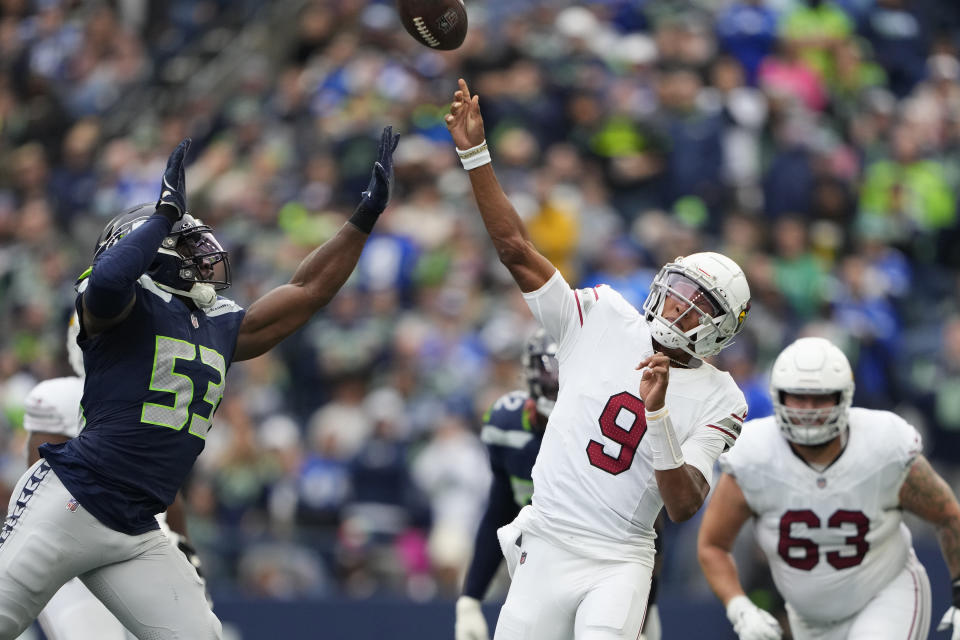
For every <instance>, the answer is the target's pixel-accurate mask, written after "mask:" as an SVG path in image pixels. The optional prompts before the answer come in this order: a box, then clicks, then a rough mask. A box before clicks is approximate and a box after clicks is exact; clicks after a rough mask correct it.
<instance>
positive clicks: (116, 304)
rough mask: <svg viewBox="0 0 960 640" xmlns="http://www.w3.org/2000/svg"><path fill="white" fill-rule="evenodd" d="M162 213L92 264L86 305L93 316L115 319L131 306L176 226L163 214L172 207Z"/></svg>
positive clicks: (84, 298)
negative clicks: (138, 284)
mask: <svg viewBox="0 0 960 640" xmlns="http://www.w3.org/2000/svg"><path fill="white" fill-rule="evenodd" d="M160 209H161V210H160V211H158V212H157V213H155V214H154V215H152V216H150V217H149V218H148V219H147V221H146V222H144V223H143V224H142V225H140V226H139V227H137V228H136V229H134V230H133V231H131V232H130V233H128V234H127V235H126V236H124V237H123V238H121V239H120V241H119V242H117V244H115V245H114V246H112V247H110V248H109V249H108V250H106V251H104V252H103V254H102V255H101V256H100V257H99V258H98V259H97V261H96V262H95V263H94V264H93V269H92V270H91V272H90V283H89V284H88V285H87V290H86V291H85V292H84V294H83V302H84V305H85V307H86V308H87V310H88V311H89V312H90V313H91V314H93V315H94V316H96V317H98V318H103V319H109V318H115V317H117V316H118V315H120V312H121V311H123V309H124V308H125V307H126V306H127V304H129V302H130V299H131V298H132V297H133V285H134V283H135V282H136V281H137V279H138V278H139V277H140V276H141V275H143V273H144V272H145V271H146V270H147V269H148V268H149V267H150V264H151V263H152V262H153V260H154V257H155V256H156V255H157V249H159V248H160V243H161V242H163V239H164V238H165V237H167V234H169V233H170V228H171V227H172V226H173V220H171V217H170V216H168V215H166V213H167V212H166V211H163V210H164V209H172V207H161V208H160Z"/></svg>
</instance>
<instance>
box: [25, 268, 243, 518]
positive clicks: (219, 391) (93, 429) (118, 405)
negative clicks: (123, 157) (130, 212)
mask: <svg viewBox="0 0 960 640" xmlns="http://www.w3.org/2000/svg"><path fill="white" fill-rule="evenodd" d="M85 285H86V281H83V282H81V284H80V288H79V289H78V291H79V292H80V293H81V294H82V293H83V290H84V288H85ZM79 305H80V297H79V296H78V298H77V306H78V312H79V311H80V309H79ZM243 315H244V312H243V309H242V308H240V307H239V306H237V305H236V304H235V303H234V302H232V301H230V300H228V299H226V298H219V299H218V300H217V302H215V303H214V304H213V305H212V306H210V307H208V308H205V309H202V310H200V309H190V308H188V307H187V305H186V304H184V303H183V302H182V301H181V300H180V299H178V298H175V297H174V296H173V295H171V294H170V293H167V292H166V291H163V290H161V289H160V288H159V287H157V286H156V285H155V284H154V282H153V280H151V279H150V277H149V276H141V278H140V280H139V281H138V283H137V286H136V302H135V303H134V306H133V309H132V310H131V312H130V315H129V316H128V317H127V318H126V319H125V320H124V321H123V322H121V323H120V324H118V325H116V326H115V327H113V328H111V329H108V330H107V331H105V332H104V333H102V334H99V335H96V336H94V337H92V338H90V337H88V336H87V335H86V333H85V332H84V331H81V333H80V336H79V339H78V344H79V345H80V347H81V349H83V354H84V366H85V369H86V373H87V375H86V382H85V385H84V390H83V398H82V400H81V429H82V430H81V432H80V435H79V436H77V437H76V438H74V439H72V440H70V441H68V442H65V443H62V444H55V445H54V444H45V445H43V446H41V447H40V455H41V456H43V457H44V458H45V459H46V460H47V462H48V463H49V464H50V466H51V467H53V469H54V470H55V471H56V473H57V476H58V477H59V478H60V480H61V481H62V482H63V484H64V486H65V487H66V488H67V490H68V491H69V492H70V493H71V494H72V495H73V497H74V498H76V499H77V500H78V501H79V502H80V504H81V505H83V506H84V508H86V509H87V510H88V511H89V512H90V513H91V514H92V515H93V516H95V517H96V518H97V520H99V521H100V522H101V523H103V524H104V525H106V526H108V527H110V528H111V529H114V530H116V531H120V532H123V533H126V534H130V535H138V534H141V533H145V532H147V531H150V530H152V529H156V528H157V521H156V519H155V518H154V515H155V514H157V513H160V512H161V511H164V510H165V509H166V508H167V505H169V504H171V503H172V502H173V499H174V496H175V495H176V492H177V490H178V489H179V488H180V486H181V485H182V484H183V481H184V480H185V478H186V476H187V473H189V471H190V469H191V467H192V466H193V463H194V460H196V457H197V456H198V455H199V454H200V452H201V451H202V450H203V446H204V440H205V439H206V436H207V431H208V430H209V429H210V426H211V420H212V419H213V414H214V411H216V409H217V407H218V405H219V404H220V399H221V398H222V397H223V390H224V382H225V376H226V372H227V368H228V367H229V365H230V362H231V360H232V359H233V353H234V349H235V347H236V343H237V334H238V333H239V329H240V322H241V321H242V320H243Z"/></svg>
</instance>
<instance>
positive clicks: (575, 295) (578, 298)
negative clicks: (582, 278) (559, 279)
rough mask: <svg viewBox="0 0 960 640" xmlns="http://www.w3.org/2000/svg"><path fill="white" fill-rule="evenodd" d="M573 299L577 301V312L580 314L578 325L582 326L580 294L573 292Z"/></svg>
mask: <svg viewBox="0 0 960 640" xmlns="http://www.w3.org/2000/svg"><path fill="white" fill-rule="evenodd" d="M573 299H574V300H576V301H577V313H578V314H580V326H581V327H582V326H583V309H581V308H580V296H579V295H577V292H576V291H574V292H573Z"/></svg>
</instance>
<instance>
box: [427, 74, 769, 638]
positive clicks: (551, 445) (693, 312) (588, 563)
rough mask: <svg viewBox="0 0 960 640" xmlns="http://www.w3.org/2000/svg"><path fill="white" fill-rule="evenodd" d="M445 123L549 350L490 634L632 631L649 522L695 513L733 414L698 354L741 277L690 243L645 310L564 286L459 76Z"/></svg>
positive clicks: (646, 563) (641, 610)
mask: <svg viewBox="0 0 960 640" xmlns="http://www.w3.org/2000/svg"><path fill="white" fill-rule="evenodd" d="M446 122H447V127H448V129H449V130H450V133H451V136H452V137H453V141H454V143H455V144H456V146H457V152H458V154H459V155H460V158H461V160H462V161H463V164H464V167H465V168H466V169H467V170H468V171H469V176H470V181H471V184H472V186H473V192H474V196H475V198H476V201H477V205H478V207H479V209H480V214H481V217H482V218H483V222H484V225H485V226H486V228H487V232H488V233H489V235H490V237H491V239H492V240H493V244H494V246H495V247H496V249H497V253H498V254H499V256H500V260H501V262H503V264H504V265H505V266H506V267H507V268H508V269H509V271H510V273H511V274H512V275H513V277H514V279H515V280H516V282H517V284H518V285H519V286H520V290H521V291H522V292H523V294H524V298H525V299H526V301H527V304H528V305H529V306H530V309H531V311H532V312H533V315H534V316H535V317H536V318H537V320H539V322H540V323H541V324H542V325H543V327H544V328H545V329H546V331H547V333H549V334H550V335H551V336H553V338H554V339H555V340H556V341H557V344H558V352H557V358H558V360H559V363H560V368H559V371H560V389H559V393H558V396H557V402H556V405H555V407H554V410H553V413H552V414H551V415H550V423H549V428H547V430H546V433H545V435H544V439H543V444H542V445H541V449H540V453H539V455H538V457H537V462H536V464H535V466H534V468H533V486H534V494H533V501H532V504H531V505H530V506H527V507H524V509H523V510H522V511H521V512H520V515H519V516H518V517H517V519H516V520H515V521H514V522H513V523H512V524H510V525H507V526H505V527H503V528H501V529H500V531H499V532H498V535H499V538H500V543H501V547H502V549H503V551H504V556H505V557H506V560H507V565H508V570H509V571H510V574H511V577H512V580H513V582H512V584H511V586H510V591H509V592H508V594H507V600H506V602H505V603H504V606H503V609H502V610H501V612H500V618H499V620H498V622H497V628H496V632H495V635H494V638H495V640H568V639H569V638H571V637H572V638H576V640H635V638H636V637H637V635H638V634H639V632H640V629H641V627H642V625H643V618H644V615H645V612H646V601H647V594H648V591H649V588H650V575H651V570H652V568H653V558H654V545H653V540H654V538H655V533H654V531H653V522H654V520H655V519H656V517H657V514H658V513H659V512H660V509H661V508H662V507H664V506H665V507H666V509H667V515H669V516H670V518H671V519H672V520H674V521H682V520H687V519H689V518H690V517H691V516H693V515H694V514H695V513H696V512H697V510H698V509H699V508H700V505H701V504H703V500H704V498H705V497H706V495H707V492H708V490H709V484H710V480H711V477H712V470H713V464H714V461H715V460H716V459H717V457H718V456H719V455H720V453H721V452H722V451H723V450H724V449H725V448H728V447H729V446H732V445H733V443H734V441H735V440H736V437H737V435H738V434H739V431H740V426H741V423H742V421H743V418H744V415H745V414H746V403H745V401H744V398H743V394H742V393H741V392H740V390H739V389H738V388H737V386H736V384H735V383H734V382H733V379H732V378H731V377H730V376H729V375H728V374H726V373H724V372H721V371H718V370H717V369H715V368H714V367H712V366H711V365H709V364H707V363H705V362H703V361H702V360H701V358H703V357H706V356H710V355H713V354H716V353H718V352H719V351H720V349H722V348H723V347H724V346H726V345H727V344H729V343H730V341H731V340H732V339H733V337H734V335H736V334H737V333H738V332H739V331H740V329H741V328H742V326H743V320H744V318H745V316H746V312H747V310H748V308H749V300H750V291H749V288H748V286H747V282H746V278H745V277H744V275H743V272H742V271H741V270H740V268H739V267H738V266H737V265H736V264H735V263H734V262H733V261H732V260H730V259H729V258H726V257H724V256H721V255H718V254H715V253H701V254H694V255H691V256H687V257H686V258H678V259H677V260H676V261H675V262H672V263H669V264H667V265H666V266H664V267H663V269H661V271H660V273H659V274H658V275H657V277H656V279H655V280H654V283H653V285H652V287H651V293H650V296H649V298H648V299H647V302H646V303H645V305H644V313H640V312H638V311H637V310H636V309H635V308H634V307H632V306H631V305H630V304H629V303H627V301H626V300H625V299H624V298H623V297H622V296H621V295H620V294H619V293H617V292H616V291H614V290H613V289H611V288H609V287H606V286H600V287H595V288H591V289H583V290H580V291H574V290H573V289H571V288H570V286H569V285H568V284H567V283H566V281H565V280H564V279H563V277H562V276H561V275H560V272H559V271H557V270H556V269H555V268H554V266H553V265H552V264H550V262H549V261H548V260H547V259H546V258H544V257H543V256H542V255H540V253H538V252H537V250H536V249H535V248H534V246H533V244H532V243H531V242H530V240H529V236H528V235H527V232H526V229H525V228H524V226H523V223H522V222H521V220H520V218H519V216H518V215H517V213H516V211H515V210H514V209H513V206H512V205H511V204H510V202H509V200H508V199H507V197H506V195H505V194H504V193H503V190H502V189H501V188H500V185H499V183H498V182H497V179H496V176H495V175H494V172H493V169H492V167H491V166H490V164H489V163H490V155H489V153H488V152H487V149H486V142H485V140H484V132H483V120H482V118H481V116H480V108H479V103H478V100H477V98H476V97H475V96H474V97H471V96H470V93H469V90H468V88H467V85H466V83H465V82H464V81H463V80H460V88H459V90H458V91H456V93H455V94H454V96H453V103H452V104H451V106H450V114H449V115H447V116H446ZM668 382H669V386H668Z"/></svg>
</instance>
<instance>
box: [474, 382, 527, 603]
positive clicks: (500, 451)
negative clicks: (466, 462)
mask: <svg viewBox="0 0 960 640" xmlns="http://www.w3.org/2000/svg"><path fill="white" fill-rule="evenodd" d="M532 404H533V401H532V400H531V399H530V396H529V395H528V394H527V392H526V391H512V392H510V393H508V394H505V395H503V396H501V397H500V398H499V399H498V400H497V401H496V402H495V403H494V404H493V406H492V407H491V408H490V410H489V411H487V413H486V414H485V415H484V416H483V427H482V429H481V430H480V439H481V440H482V441H483V443H484V444H485V445H487V452H488V453H489V456H490V469H491V470H492V471H493V482H492V483H491V485H490V496H489V498H488V499H487V509H486V511H484V514H483V518H482V519H481V520H480V527H479V528H478V529H477V537H476V540H475V542H474V553H473V559H472V560H471V562H470V567H469V569H468V570H467V578H466V580H465V581H464V585H463V593H464V594H465V595H468V596H470V597H472V598H476V599H477V600H482V599H483V596H484V594H485V593H486V591H487V587H489V586H490V581H491V580H492V579H493V574H494V573H496V571H497V567H498V566H500V559H501V557H502V556H501V553H500V543H499V542H498V541H497V529H498V528H500V527H502V526H503V525H505V524H507V523H508V522H511V521H512V520H513V519H514V518H516V517H517V514H518V513H519V512H520V508H521V507H523V506H524V505H527V504H529V503H530V498H531V496H532V495H533V463H534V462H536V460H537V453H539V452H540V443H541V442H542V441H543V438H542V431H543V430H542V429H541V430H539V431H534V429H533V425H532V424H531V422H530V421H531V417H532V416H534V415H535V413H534V411H533V409H532ZM534 419H536V418H534Z"/></svg>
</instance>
